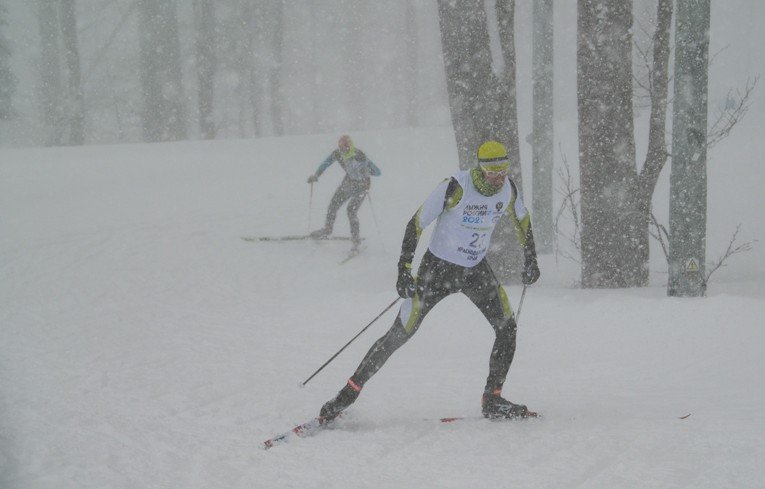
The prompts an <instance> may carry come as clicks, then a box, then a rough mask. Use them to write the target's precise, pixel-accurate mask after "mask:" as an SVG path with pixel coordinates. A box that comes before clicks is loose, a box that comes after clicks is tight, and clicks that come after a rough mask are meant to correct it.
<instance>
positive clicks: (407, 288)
mask: <svg viewBox="0 0 765 489" xmlns="http://www.w3.org/2000/svg"><path fill="white" fill-rule="evenodd" d="M416 289H417V283H416V282H415V281H414V277H412V264H411V263H407V262H404V261H399V262H398V280H396V290H397V291H398V295H399V296H400V297H401V298H402V299H408V298H410V297H414V293H415V291H416Z"/></svg>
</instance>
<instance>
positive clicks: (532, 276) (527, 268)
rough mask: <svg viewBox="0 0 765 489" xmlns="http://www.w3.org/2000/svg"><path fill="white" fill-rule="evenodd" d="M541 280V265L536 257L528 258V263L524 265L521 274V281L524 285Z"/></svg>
mask: <svg viewBox="0 0 765 489" xmlns="http://www.w3.org/2000/svg"><path fill="white" fill-rule="evenodd" d="M537 280H539V265H537V260H536V258H527V259H526V263H525V264H524V266H523V274H522V275H521V281H522V282H523V285H531V284H533V283H534V282H536V281H537Z"/></svg>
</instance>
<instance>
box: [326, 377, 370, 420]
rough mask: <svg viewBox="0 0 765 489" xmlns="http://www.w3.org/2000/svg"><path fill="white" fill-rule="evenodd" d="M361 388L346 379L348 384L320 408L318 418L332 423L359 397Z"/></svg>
mask: <svg viewBox="0 0 765 489" xmlns="http://www.w3.org/2000/svg"><path fill="white" fill-rule="evenodd" d="M360 392H361V387H359V386H358V385H357V384H356V383H355V382H354V381H353V380H351V379H348V383H347V384H345V386H344V387H343V388H342V389H340V392H338V393H337V396H335V398H334V399H332V400H331V401H328V402H327V403H326V404H324V405H323V406H322V407H321V411H320V412H319V417H320V418H322V420H323V421H324V422H327V421H332V420H333V419H335V418H336V417H338V416H339V415H340V413H341V412H343V410H344V409H345V408H347V407H348V406H350V405H351V404H353V402H354V401H355V400H356V398H357V397H359V393H360Z"/></svg>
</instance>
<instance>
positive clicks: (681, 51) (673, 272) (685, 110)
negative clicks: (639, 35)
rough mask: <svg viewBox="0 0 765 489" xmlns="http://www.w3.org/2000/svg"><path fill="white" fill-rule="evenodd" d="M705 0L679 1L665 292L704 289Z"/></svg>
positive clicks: (691, 294) (707, 4)
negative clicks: (666, 285) (667, 271)
mask: <svg viewBox="0 0 765 489" xmlns="http://www.w3.org/2000/svg"><path fill="white" fill-rule="evenodd" d="M709 10H710V0H678V2H677V16H676V24H675V32H676V33H675V98H674V119H673V127H672V172H671V174H670V202H669V204H670V209H669V211H670V216H669V227H670V233H669V284H668V290H667V293H668V295H671V296H681V297H700V296H703V295H704V294H705V292H706V290H705V289H706V284H705V283H704V276H705V264H704V262H705V260H706V224H707V223H706V218H707V215H706V213H707V144H706V143H707V139H706V138H707V83H708V66H709V22H710V19H709Z"/></svg>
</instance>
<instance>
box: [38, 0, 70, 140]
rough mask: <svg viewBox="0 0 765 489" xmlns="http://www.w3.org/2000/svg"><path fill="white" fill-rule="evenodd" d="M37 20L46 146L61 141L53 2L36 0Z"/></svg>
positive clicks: (61, 111) (56, 13) (58, 48)
mask: <svg viewBox="0 0 765 489" xmlns="http://www.w3.org/2000/svg"><path fill="white" fill-rule="evenodd" d="M37 7H38V8H37V20H38V25H39V28H40V86H39V96H40V108H41V111H42V124H43V130H44V136H43V141H44V144H45V145H47V146H57V145H60V144H62V143H63V134H64V107H63V105H64V101H63V98H62V81H61V44H60V38H61V35H60V30H59V10H58V3H57V2H50V1H47V0H38V2H37Z"/></svg>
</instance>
